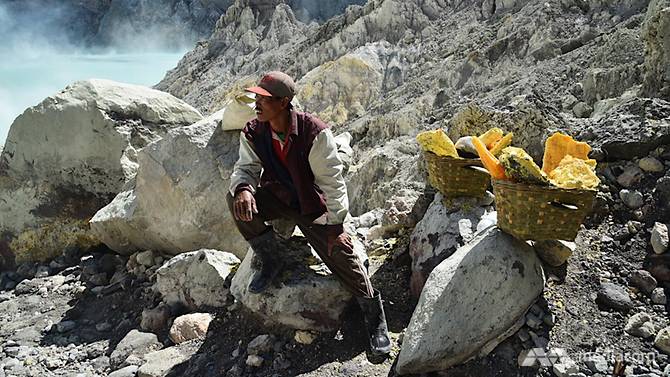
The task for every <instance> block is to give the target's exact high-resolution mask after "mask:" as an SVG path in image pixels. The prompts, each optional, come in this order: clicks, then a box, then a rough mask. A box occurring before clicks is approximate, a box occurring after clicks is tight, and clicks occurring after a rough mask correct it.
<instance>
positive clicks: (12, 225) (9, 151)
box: [0, 80, 202, 268]
mask: <svg viewBox="0 0 670 377" xmlns="http://www.w3.org/2000/svg"><path fill="white" fill-rule="evenodd" d="M201 118H202V117H201V115H200V114H199V113H198V111H197V110H195V109H194V108H192V107H191V106H189V105H187V104H186V103H184V102H183V101H181V100H179V99H177V98H175V97H173V96H171V95H169V94H167V93H163V92H160V91H157V90H153V89H149V88H146V87H142V86H137V85H128V84H121V83H116V82H113V81H108V80H88V81H79V82H76V83H74V84H72V85H70V86H68V87H67V88H65V89H64V90H62V91H61V92H59V93H57V94H55V95H53V96H50V97H48V98H46V99H45V100H44V101H42V102H41V103H40V104H38V105H36V106H33V107H31V108H29V109H27V110H26V111H25V112H24V113H23V114H21V115H20V116H19V117H18V118H16V120H15V121H14V123H13V124H12V126H11V128H10V131H9V135H8V137H7V141H6V143H5V146H4V150H3V151H2V154H1V155H0V199H1V200H0V212H1V213H2V214H3V216H2V217H1V218H0V234H1V235H2V241H0V254H2V255H3V256H6V258H4V259H5V262H4V263H5V264H10V263H12V261H11V259H13V257H12V256H14V255H15V256H16V259H17V261H34V260H47V259H49V258H52V257H53V256H55V255H57V254H58V253H61V252H62V250H63V249H65V248H67V247H71V246H78V247H83V246H91V245H94V244H98V243H99V241H97V239H96V238H95V237H94V236H93V235H92V234H91V233H90V232H89V228H88V223H87V220H88V219H89V218H90V217H91V216H92V215H93V214H94V213H95V212H96V211H97V210H98V209H100V208H101V207H103V206H104V205H105V204H106V203H108V202H109V201H110V200H111V199H112V198H113V197H114V195H116V194H117V193H118V192H119V191H121V189H122V187H123V185H124V184H125V183H126V182H127V181H128V180H130V179H132V177H133V176H134V175H135V172H136V169H137V153H138V151H140V150H141V149H142V148H144V147H145V146H146V145H147V144H149V143H151V142H153V141H156V140H158V139H160V138H161V137H162V136H163V135H164V134H165V133H166V132H167V131H168V130H169V129H171V128H174V127H179V126H184V125H187V124H191V123H193V122H196V121H198V120H200V119H201ZM2 264H3V262H0V268H1V267H2Z"/></svg>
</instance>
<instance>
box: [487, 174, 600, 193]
mask: <svg viewBox="0 0 670 377" xmlns="http://www.w3.org/2000/svg"><path fill="white" fill-rule="evenodd" d="M491 183H492V184H493V186H496V185H500V186H513V187H514V188H516V189H519V190H524V191H555V192H568V193H572V194H595V193H597V192H598V189H597V188H596V189H566V188H562V187H556V186H553V185H546V186H543V185H537V184H532V183H524V182H513V181H507V180H504V179H494V178H491Z"/></svg>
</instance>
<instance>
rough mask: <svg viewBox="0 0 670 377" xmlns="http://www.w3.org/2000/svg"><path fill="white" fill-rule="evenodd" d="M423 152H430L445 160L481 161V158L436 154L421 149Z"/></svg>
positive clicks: (431, 153) (429, 152)
mask: <svg viewBox="0 0 670 377" xmlns="http://www.w3.org/2000/svg"><path fill="white" fill-rule="evenodd" d="M423 153H424V154H430V155H432V156H433V157H435V158H443V159H446V160H454V161H459V162H460V161H463V162H475V161H477V162H481V158H468V157H452V156H438V155H436V154H435V153H433V152H431V151H423Z"/></svg>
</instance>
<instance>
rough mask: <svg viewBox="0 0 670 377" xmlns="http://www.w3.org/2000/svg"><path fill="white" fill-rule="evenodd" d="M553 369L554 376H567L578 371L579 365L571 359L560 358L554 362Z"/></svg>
mask: <svg viewBox="0 0 670 377" xmlns="http://www.w3.org/2000/svg"><path fill="white" fill-rule="evenodd" d="M553 370H554V374H556V377H569V376H570V375H571V374H574V373H577V372H579V367H578V366H577V363H575V362H574V361H573V360H572V359H562V360H561V362H559V363H556V364H554V367H553Z"/></svg>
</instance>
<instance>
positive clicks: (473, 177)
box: [423, 151, 491, 198]
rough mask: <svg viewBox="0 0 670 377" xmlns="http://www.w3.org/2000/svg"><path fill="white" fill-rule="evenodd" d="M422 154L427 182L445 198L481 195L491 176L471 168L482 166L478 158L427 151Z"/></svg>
mask: <svg viewBox="0 0 670 377" xmlns="http://www.w3.org/2000/svg"><path fill="white" fill-rule="evenodd" d="M423 156H424V158H425V159H426V167H427V169H428V182H429V183H430V185H431V186H433V187H435V188H436V189H437V190H438V191H440V192H441V193H442V195H444V197H445V198H455V197H458V196H475V197H477V196H483V195H484V193H485V192H486V189H487V188H488V187H489V183H490V181H491V176H490V175H489V174H488V173H486V172H484V171H481V170H478V169H473V168H472V167H473V166H478V167H482V163H481V161H480V160H479V159H472V158H453V157H442V156H438V155H436V154H435V153H432V152H427V151H425V152H424V153H423ZM482 169H483V168H482Z"/></svg>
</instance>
